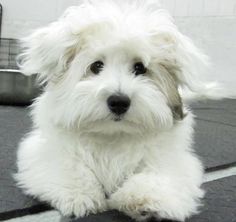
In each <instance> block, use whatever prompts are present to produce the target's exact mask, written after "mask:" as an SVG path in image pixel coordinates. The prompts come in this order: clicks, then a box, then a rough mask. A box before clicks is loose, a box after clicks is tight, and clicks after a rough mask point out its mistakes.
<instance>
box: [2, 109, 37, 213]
mask: <svg viewBox="0 0 236 222" xmlns="http://www.w3.org/2000/svg"><path fill="white" fill-rule="evenodd" d="M30 124H31V123H30V118H29V117H28V116H27V112H26V109H25V108H21V107H4V106H0V213H1V212H5V211H12V210H17V209H22V208H27V207H29V206H32V205H34V204H35V201H33V200H32V199H31V198H28V197H26V196H24V195H22V193H21V191H20V190H19V189H17V188H16V186H15V183H14V180H13V178H12V174H13V173H14V172H15V169H16V167H15V162H16V147H17V144H18V142H19V141H20V139H21V138H22V136H23V135H24V134H25V133H26V132H28V131H29V129H30Z"/></svg>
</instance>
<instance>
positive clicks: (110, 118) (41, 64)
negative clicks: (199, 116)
mask: <svg viewBox="0 0 236 222" xmlns="http://www.w3.org/2000/svg"><path fill="white" fill-rule="evenodd" d="M24 46H25V51H24V53H23V54H22V55H21V68H22V71H23V72H24V73H25V74H26V75H30V74H33V73H39V79H40V81H41V82H42V83H44V84H45V83H46V84H47V85H46V87H45V91H44V92H43V93H42V95H41V96H40V97H39V98H37V100H36V101H35V102H34V104H33V106H32V118H33V121H34V130H33V131H32V132H31V133H30V134H29V135H27V136H26V137H25V138H24V139H23V141H22V142H21V144H20V147H19V151H18V161H17V164H18V173H17V175H16V179H17V181H18V184H19V186H20V187H22V188H23V189H24V191H25V193H27V194H29V195H33V196H35V197H37V198H39V199H40V200H42V201H47V202H49V203H50V204H51V205H52V206H54V207H56V208H57V209H59V210H60V211H61V212H62V214H64V215H72V214H74V215H76V216H78V217H83V216H84V215H87V214H89V213H96V212H100V211H104V210H107V209H118V210H120V211H123V212H124V213H126V214H127V215H129V216H131V217H132V218H135V219H137V220H146V219H148V218H149V217H156V218H167V219H175V220H180V221H184V220H185V219H186V218H187V217H190V216H191V215H193V214H195V213H197V210H198V206H199V204H200V199H201V198H202V197H203V193H204V192H203V191H202V189H201V188H200V186H201V183H202V176H203V167H202V164H201V162H200V161H199V160H198V158H197V157H196V155H195V154H194V152H193V150H192V148H191V146H192V136H193V123H194V121H193V115H192V114H191V111H190V110H188V109H187V108H186V107H185V106H184V104H183V102H182V99H181V96H180V93H179V88H180V87H183V86H186V87H188V88H189V89H190V90H192V91H194V92H197V91H199V90H201V89H202V88H201V87H200V85H199V84H200V83H199V82H198V77H199V75H200V72H199V67H201V66H203V65H204V64H206V63H207V58H206V56H204V55H203V54H202V53H201V52H200V51H199V50H198V49H197V48H196V47H195V46H194V45H193V43H192V42H191V40H190V39H188V38H187V37H186V36H184V35H183V34H181V33H180V32H179V31H178V29H177V27H176V26H175V25H174V23H173V20H172V18H171V16H170V15H169V14H168V13H167V12H166V11H165V10H163V9H160V8H159V5H158V4H157V3H156V1H152V0H149V1H144V0H136V1H125V2H122V4H118V3H115V1H108V0H107V1H106V0H100V1H85V2H84V3H83V4H81V5H80V6H76V7H71V8H69V9H68V10H67V11H66V12H65V14H64V15H63V16H62V17H61V18H60V19H59V20H58V21H56V22H54V23H52V24H50V25H49V26H47V27H45V28H41V29H39V30H36V31H35V32H34V33H33V34H32V35H31V36H29V37H28V38H26V39H25V40H24ZM97 60H101V61H103V62H104V68H103V70H102V71H101V72H100V73H99V74H98V75H94V74H93V73H92V72H91V71H90V65H91V64H92V63H93V62H94V61H97ZM137 61H141V62H143V63H144V64H145V66H146V67H147V70H148V71H147V73H146V74H144V75H139V76H135V75H134V73H133V71H132V67H133V64H134V63H135V62H137ZM115 93H122V94H125V95H127V96H128V97H129V98H130V100H131V106H130V108H129V110H128V111H127V113H125V115H124V116H123V117H122V118H121V119H120V121H115V120H114V115H113V114H112V113H111V112H110V110H109V108H108V106H107V103H106V101H107V98H108V97H109V96H111V95H112V94H115Z"/></svg>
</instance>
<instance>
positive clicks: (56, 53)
mask: <svg viewBox="0 0 236 222" xmlns="http://www.w3.org/2000/svg"><path fill="white" fill-rule="evenodd" d="M69 29H70V28H69V27H68V26H66V24H65V23H64V22H63V21H62V20H59V21H57V22H54V23H52V24H50V25H49V26H47V27H44V28H40V29H38V30H36V31H35V32H33V33H32V34H31V35H30V36H29V37H27V38H25V39H23V40H22V47H23V52H22V54H20V55H19V57H18V64H19V67H20V69H21V71H22V73H23V74H25V75H32V74H36V73H37V74H38V77H39V80H40V82H42V83H44V82H47V81H49V80H50V79H53V78H54V77H55V76H60V75H62V74H63V73H64V72H65V70H66V69H67V68H68V64H69V63H70V61H71V60H72V59H73V57H74V56H75V53H76V51H77V43H78V38H75V36H74V35H72V34H71V30H69Z"/></svg>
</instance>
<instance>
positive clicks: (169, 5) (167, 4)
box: [160, 0, 179, 15]
mask: <svg viewBox="0 0 236 222" xmlns="http://www.w3.org/2000/svg"><path fill="white" fill-rule="evenodd" d="M176 1H177V2H178V1H179V0H162V1H160V2H161V3H162V5H163V8H165V9H167V10H168V11H169V12H170V13H171V14H172V15H173V14H174V10H175V4H176Z"/></svg>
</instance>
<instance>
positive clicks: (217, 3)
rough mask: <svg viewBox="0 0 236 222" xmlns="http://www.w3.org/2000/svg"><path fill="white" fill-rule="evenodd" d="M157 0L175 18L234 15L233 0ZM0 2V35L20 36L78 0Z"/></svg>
mask: <svg viewBox="0 0 236 222" xmlns="http://www.w3.org/2000/svg"><path fill="white" fill-rule="evenodd" d="M98 1H99V0H98ZM124 1H125V0H124ZM160 1H161V2H162V4H163V5H164V7H165V8H167V9H168V10H169V11H170V12H171V13H172V15H174V16H177V17H179V16H180V17H189V16H190V17H193V16H194V17H195V16H207V17H209V16H211V17H214V16H220V17H230V16H236V0H160ZM0 2H1V4H2V6H3V27H2V37H6V38H20V37H22V36H25V35H26V34H27V33H28V32H29V30H32V29H34V28H36V27H39V26H42V25H45V24H47V23H49V22H51V21H53V20H55V19H56V18H57V17H58V16H59V15H61V13H62V12H63V11H64V10H65V9H66V8H67V7H68V6H70V5H76V4H78V3H79V2H80V0H47V1H46V0H0Z"/></svg>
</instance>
